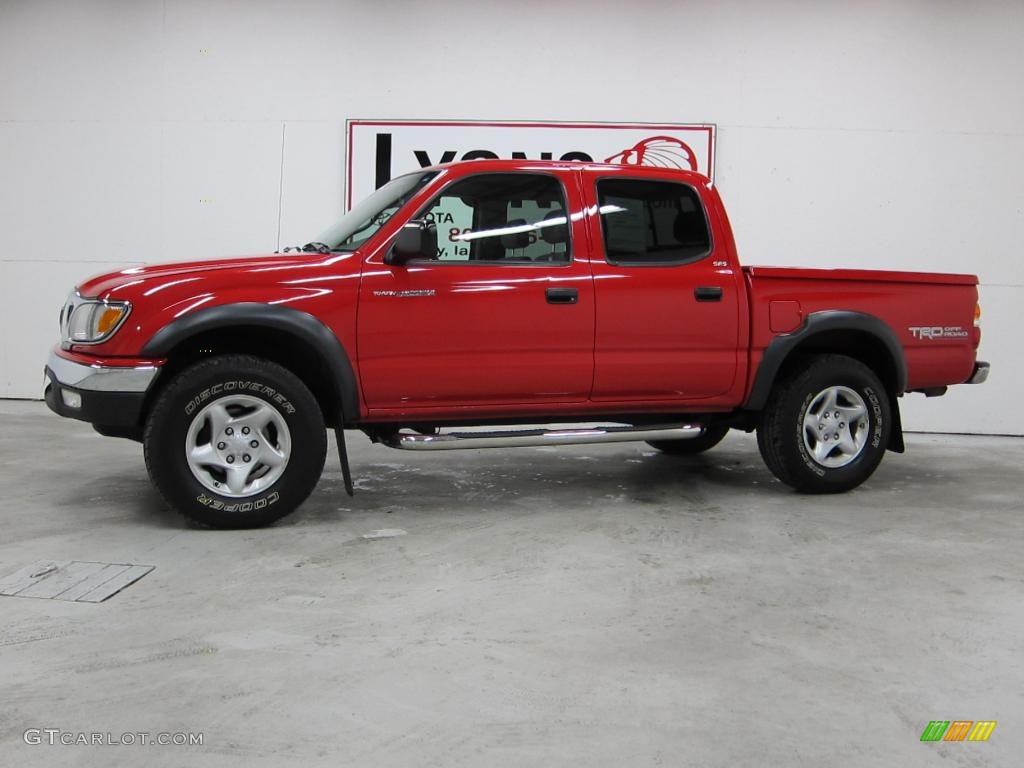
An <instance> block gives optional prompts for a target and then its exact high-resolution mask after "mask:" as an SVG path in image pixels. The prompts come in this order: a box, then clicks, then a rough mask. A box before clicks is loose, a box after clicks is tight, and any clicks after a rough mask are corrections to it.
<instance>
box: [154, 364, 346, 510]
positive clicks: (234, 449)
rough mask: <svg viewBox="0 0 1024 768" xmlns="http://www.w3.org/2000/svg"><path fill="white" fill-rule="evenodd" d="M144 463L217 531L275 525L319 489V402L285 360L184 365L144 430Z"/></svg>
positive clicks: (177, 502) (180, 505) (322, 440)
mask: <svg viewBox="0 0 1024 768" xmlns="http://www.w3.org/2000/svg"><path fill="white" fill-rule="evenodd" d="M143 445H144V448H145V456H146V468H147V469H148V470H149V475H150V477H151V478H152V480H153V482H154V484H155V485H156V487H157V488H158V489H159V491H160V493H161V494H162V495H163V497H164V498H165V499H166V500H167V501H168V502H169V503H170V505H171V506H172V507H174V508H175V509H177V510H178V511H180V512H181V513H183V514H184V515H186V516H187V517H189V518H191V519H193V520H195V521H196V522H199V523H202V524H204V525H208V526H210V527H213V528H254V527H259V526H263V525H268V524H270V523H272V522H273V521H275V520H277V519H278V518H281V517H284V516H285V515H287V514H288V513H290V512H292V511H293V510H295V508H296V507H298V506H299V505H300V504H301V503H302V502H303V501H305V499H306V497H308V496H309V494H310V493H311V492H312V491H313V489H314V488H315V487H316V484H317V481H318V480H319V478H320V473H321V472H322V471H323V466H324V460H325V459H326V457H327V432H326V429H325V426H324V419H323V415H322V413H321V412H320V406H319V405H318V404H317V401H316V398H314V397H313V395H312V393H311V392H310V391H309V389H308V388H307V387H306V385H305V384H303V383H302V381H301V380H300V379H299V378H298V377H297V376H295V375H294V374H293V373H291V372H290V371H288V370H286V369H285V368H282V367H281V366H279V365H277V364H275V363H272V362H270V361H267V360H263V359H261V358H258V357H252V356H250V355H224V356H219V357H214V358H210V359H209V360H204V361H203V362H201V363H198V364H196V365H193V366H191V367H189V368H186V369H184V370H183V371H181V372H180V373H178V374H177V376H175V378H174V379H173V380H172V381H171V382H170V383H169V384H168V385H167V387H166V388H165V389H164V390H163V392H161V393H160V395H159V397H158V399H157V401H156V404H155V405H154V406H153V410H152V412H151V413H150V416H149V419H148V421H147V423H146V429H145V433H144V435H143Z"/></svg>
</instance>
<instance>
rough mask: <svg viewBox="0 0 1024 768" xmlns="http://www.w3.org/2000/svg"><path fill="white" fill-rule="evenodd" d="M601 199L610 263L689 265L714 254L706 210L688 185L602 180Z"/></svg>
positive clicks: (605, 245) (607, 255)
mask: <svg viewBox="0 0 1024 768" xmlns="http://www.w3.org/2000/svg"><path fill="white" fill-rule="evenodd" d="M597 197H598V203H599V212H600V216H601V231H602V233H603V236H604V250H605V258H606V259H607V260H608V261H609V262H611V263H612V264H634V265H652V266H656V265H671V264H685V263H687V262H691V261H696V260H698V259H701V258H703V257H704V256H707V255H708V254H709V253H710V252H711V234H710V232H709V230H708V223H707V217H706V215H705V213H704V206H703V205H702V204H701V201H700V196H699V195H698V194H697V190H695V189H694V188H693V187H691V186H689V185H688V184H680V183H677V182H671V181H649V180H641V179H601V180H599V181H598V182H597Z"/></svg>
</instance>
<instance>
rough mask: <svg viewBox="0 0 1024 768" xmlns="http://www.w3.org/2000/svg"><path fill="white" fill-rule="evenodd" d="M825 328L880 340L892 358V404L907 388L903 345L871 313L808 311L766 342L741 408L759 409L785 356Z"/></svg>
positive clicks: (761, 407) (763, 403) (766, 400)
mask: <svg viewBox="0 0 1024 768" xmlns="http://www.w3.org/2000/svg"><path fill="white" fill-rule="evenodd" d="M827 331H858V332H862V333H866V334H868V335H869V336H872V337H874V338H875V339H877V340H878V341H879V342H881V343H882V345H883V346H884V348H885V350H886V351H887V352H888V354H889V357H890V358H891V359H892V362H893V367H894V370H895V374H896V381H895V387H894V391H892V392H890V393H889V395H890V397H891V398H892V402H893V405H894V406H896V397H897V396H899V395H901V394H903V392H904V391H905V390H906V388H907V361H906V359H905V358H904V356H903V347H902V346H900V342H899V339H897V338H896V334H895V333H893V330H892V329H891V328H890V327H889V326H888V325H886V324H885V323H884V322H883V321H882V320H880V319H879V318H877V317H875V316H874V315H869V314H866V313H864V312H853V311H850V310H842V309H830V310H824V311H822V312H812V313H811V314H809V315H808V316H807V318H806V319H805V320H804V322H803V324H802V325H801V326H800V327H799V328H798V329H797V330H795V331H793V332H792V333H786V334H781V335H779V336H776V337H775V338H774V339H772V340H771V342H769V344H768V346H767V347H766V348H765V351H764V357H763V358H762V359H761V365H760V366H759V367H758V369H757V374H756V375H755V377H754V383H753V386H751V388H750V394H749V395H748V396H747V401H746V402H745V403H744V404H743V407H744V408H745V409H746V410H749V411H760V410H761V409H763V408H764V406H765V403H766V402H768V395H769V394H770V393H771V390H772V386H774V384H775V380H776V378H777V377H778V375H779V369H780V368H782V364H783V363H784V362H785V361H786V358H788V357H789V355H790V354H791V353H792V352H793V351H794V350H795V349H797V348H798V347H799V346H800V345H801V344H802V343H803V342H805V341H807V340H808V339H810V338H812V337H813V336H816V335H817V334H819V333H824V332H827ZM897 418H898V417H897Z"/></svg>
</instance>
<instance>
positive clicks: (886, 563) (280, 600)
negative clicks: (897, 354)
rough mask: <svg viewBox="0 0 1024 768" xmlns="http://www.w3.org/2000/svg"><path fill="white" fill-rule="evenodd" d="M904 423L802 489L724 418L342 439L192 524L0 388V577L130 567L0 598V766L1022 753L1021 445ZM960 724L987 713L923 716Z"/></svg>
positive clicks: (69, 429)
mask: <svg viewBox="0 0 1024 768" xmlns="http://www.w3.org/2000/svg"><path fill="white" fill-rule="evenodd" d="M908 443H909V452H908V453H907V454H906V455H904V456H896V455H893V454H889V456H888V457H887V458H886V460H885V462H884V463H883V465H882V468H881V469H880V470H879V471H878V473H877V474H876V475H875V477H874V479H873V480H872V481H871V482H870V483H869V485H868V486H866V487H864V488H862V489H859V490H857V491H855V492H853V493H850V494H847V495H845V496H836V497H806V496H798V495H796V494H794V493H792V492H789V491H788V490H786V489H785V488H783V487H782V486H780V485H779V484H778V483H777V482H775V481H774V480H773V479H772V478H771V476H770V475H769V474H768V471H767V470H766V469H765V468H764V467H763V465H762V464H761V461H760V458H759V456H758V454H757V450H756V446H755V444H754V441H753V439H752V437H750V436H746V435H734V436H730V437H729V438H728V439H727V440H726V441H725V442H724V443H723V444H722V445H721V446H720V447H719V448H718V449H716V450H715V451H713V452H712V453H711V454H708V455H707V456H706V457H703V458H697V459H690V460H685V459H684V460H680V459H674V458H670V457H666V456H661V455H658V454H655V453H654V452H653V451H652V450H650V449H648V448H647V447H646V446H644V445H637V444H623V445H618V446H581V447H575V448H560V449H519V450H515V451H511V450H510V451H477V452H465V453H463V452H451V453H446V454H439V455H410V454H404V453H403V454H400V453H397V452H395V451H391V450H389V449H386V448H381V447H376V446H370V445H369V443H368V442H367V441H366V440H365V439H364V438H362V436H361V435H356V434H352V439H351V440H350V444H351V448H350V450H351V452H352V459H353V468H354V472H355V476H356V478H357V480H358V483H357V485H358V491H357V495H356V497H355V498H354V499H349V498H348V497H346V496H345V495H344V492H343V490H342V486H341V477H340V472H339V471H338V469H337V468H336V460H335V459H334V457H333V455H332V459H331V461H330V462H329V464H328V470H327V472H326V474H325V475H324V478H323V480H322V482H321V484H320V487H319V489H318V490H317V492H316V493H315V494H314V496H313V498H312V499H311V500H310V501H309V502H307V504H306V505H305V507H304V508H303V509H302V510H300V512H299V513H297V514H295V515H293V516H292V517H290V518H286V519H285V520H283V521H281V522H280V523H278V524H277V525H276V526H275V527H273V528H270V529H266V530H258V531H242V532H217V531H207V530H198V529H192V528H189V527H188V526H186V525H185V524H184V523H183V522H182V520H180V519H179V518H178V517H177V516H176V514H174V513H172V512H169V511H167V510H166V509H164V507H163V505H162V504H161V502H160V500H159V499H158V497H157V495H156V494H155V492H154V491H153V490H152V489H151V488H150V485H149V482H148V479H147V477H146V471H145V468H144V465H143V460H142V453H141V450H140V447H139V446H138V445H136V444H134V443H130V442H127V441H121V440H115V439H109V438H101V437H99V436H97V435H95V434H94V433H93V432H92V431H91V429H90V428H89V427H88V426H87V425H84V424H79V423H75V422H71V421H65V420H61V419H58V418H57V417H55V416H52V415H51V414H50V413H49V412H48V411H46V410H45V409H44V408H43V407H42V406H41V405H40V404H36V403H10V402H8V403H4V404H0V458H2V466H0V490H2V494H3V499H4V503H3V505H2V507H0V515H2V530H3V535H2V536H0V576H3V575H6V574H8V573H10V572H13V571H15V570H17V569H19V568H21V567H23V566H25V565H27V564H29V563H31V562H33V561H35V560H40V559H51V558H52V559H68V560H71V559H77V560H98V561H106V562H132V563H141V564H152V565H155V566H156V569H155V570H154V571H153V572H152V573H150V574H149V575H148V576H146V577H145V578H144V579H142V580H141V581H140V582H138V583H136V584H135V585H133V586H131V587H129V588H128V589H127V590H125V591H124V592H122V593H120V594H118V595H116V596H114V597H113V598H111V599H110V600H108V601H107V602H105V603H101V604H84V603H67V602H58V601H54V600H36V599H28V598H17V597H0V612H2V613H0V615H2V622H0V692H2V695H0V764H3V765H19V766H35V765H40V766H42V765H45V766H63V765H97V766H99V765H102V766H135V765H147V766H165V765H167V766H172V765H173V766H178V765H225V766H250V765H253V764H257V763H261V764H266V765H274V766H302V767H304V768H305V767H308V766H319V765H323V766H339V765H358V766H374V767H375V768H380V767H382V766H383V767H387V766H396V767H399V766H400V767H401V768H408V767H409V766H443V767H444V768H455V767H457V766H487V767H488V768H493V767H494V766H567V765H585V766H615V767H616V768H622V767H623V766H646V765H665V766H678V765H693V766H704V765H708V766H757V768H762V767H763V766H792V765H807V766H845V765H849V766H858V767H859V766H867V765H899V766H917V765H921V766H924V765H929V766H931V765H936V764H938V763H939V762H940V761H943V760H944V764H946V765H964V766H974V765H978V766H980V765H1014V764H1016V765H1019V764H1020V755H1021V754H1024V727H1022V722H1021V720H1022V717H1024V665H1022V659H1024V654H1022V651H1024V641H1022V638H1024V567H1022V562H1024V558H1022V553H1021V549H1022V547H1021V544H1022V541H1024V536H1022V534H1024V516H1022V514H1021V512H1022V490H1024V481H1022V474H1021V468H1022V466H1024V440H1020V439H1009V438H949V437H933V436H911V437H910V438H909V439H908ZM383 529H401V530H402V531H405V532H406V533H405V534H404V535H398V536H393V537H386V538H366V537H367V535H370V536H372V535H373V534H374V532H375V531H380V530H383ZM956 719H967V720H997V721H999V725H998V726H997V727H996V729H995V731H994V732H993V734H992V737H991V739H990V741H989V742H987V743H966V742H965V743H949V744H942V743H939V744H933V743H921V742H920V741H919V739H920V736H921V733H922V731H923V730H924V728H925V725H926V724H927V723H928V721H929V720H956ZM28 728H59V729H61V731H64V732H70V733H78V732H86V733H91V732H100V733H104V732H111V733H113V734H114V735H115V736H119V735H120V734H122V733H125V732H139V731H145V732H149V733H151V734H155V733H157V732H161V731H163V732H197V733H198V732H201V733H202V734H203V746H202V747H181V746H146V747H141V746H137V745H136V746H125V745H122V746H82V745H78V746H60V745H55V746H49V745H46V744H42V745H26V744H25V743H24V741H23V733H24V731H25V730H26V729H28Z"/></svg>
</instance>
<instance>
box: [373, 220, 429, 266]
mask: <svg viewBox="0 0 1024 768" xmlns="http://www.w3.org/2000/svg"><path fill="white" fill-rule="evenodd" d="M434 258H437V225H436V224H435V223H434V222H432V221H425V220H423V219H413V220H412V221H410V222H409V223H407V224H406V225H405V226H404V227H402V229H401V231H399V233H398V237H397V238H395V244H394V245H393V246H391V250H390V251H389V252H388V254H387V255H386V256H385V257H384V263H385V264H391V265H392V266H396V267H400V266H402V265H403V264H405V263H406V262H407V261H409V260H411V259H434Z"/></svg>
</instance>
